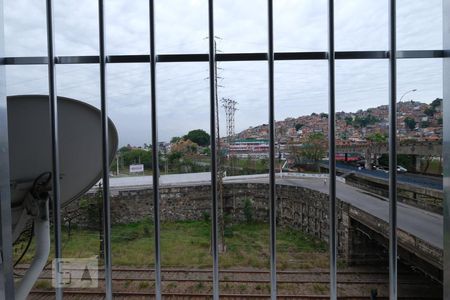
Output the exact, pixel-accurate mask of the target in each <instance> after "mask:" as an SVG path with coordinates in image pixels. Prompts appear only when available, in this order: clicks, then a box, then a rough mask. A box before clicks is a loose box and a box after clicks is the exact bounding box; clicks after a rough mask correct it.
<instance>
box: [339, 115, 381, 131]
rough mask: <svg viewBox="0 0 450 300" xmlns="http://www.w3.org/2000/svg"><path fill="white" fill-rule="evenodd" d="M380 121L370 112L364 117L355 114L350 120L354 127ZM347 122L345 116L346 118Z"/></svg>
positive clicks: (361, 126)
mask: <svg viewBox="0 0 450 300" xmlns="http://www.w3.org/2000/svg"><path fill="white" fill-rule="evenodd" d="M379 121H380V119H378V118H377V117H374V116H372V115H371V114H368V115H367V116H365V117H360V116H356V117H355V119H354V120H353V121H352V122H351V124H352V125H353V126H355V127H360V128H364V127H367V126H369V125H373V124H376V123H378V122H379ZM346 122H347V118H346Z"/></svg>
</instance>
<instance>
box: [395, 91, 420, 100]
mask: <svg viewBox="0 0 450 300" xmlns="http://www.w3.org/2000/svg"><path fill="white" fill-rule="evenodd" d="M413 92H417V89H412V90H409V91H406V92H405V93H403V95H402V96H401V97H400V101H398V102H402V99H403V97H405V96H406V95H407V94H409V93H413Z"/></svg>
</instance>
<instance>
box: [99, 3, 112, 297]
mask: <svg viewBox="0 0 450 300" xmlns="http://www.w3.org/2000/svg"><path fill="white" fill-rule="evenodd" d="M103 4H104V3H103V0H98V33H99V55H100V60H99V61H100V63H99V66H100V102H101V122H102V171H103V243H104V247H103V249H104V257H105V258H104V260H105V296H106V299H107V300H112V262H111V219H110V214H111V208H110V198H109V149H108V148H109V134H108V105H107V101H106V54H105V18H104V5H103Z"/></svg>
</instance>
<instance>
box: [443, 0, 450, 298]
mask: <svg viewBox="0 0 450 300" xmlns="http://www.w3.org/2000/svg"><path fill="white" fill-rule="evenodd" d="M442 4H443V7H442V10H443V14H442V16H443V23H444V24H443V31H442V32H443V34H444V53H445V57H444V59H443V71H444V74H443V79H444V82H443V87H444V99H443V101H442V103H443V106H444V116H445V118H443V119H444V144H443V145H444V147H443V152H444V153H443V156H444V162H446V163H445V164H444V203H443V204H444V266H443V267H444V280H443V281H444V282H443V283H444V284H443V286H444V299H450V163H449V162H450V118H449V116H450V102H449V101H450V1H442Z"/></svg>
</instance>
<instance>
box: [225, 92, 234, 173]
mask: <svg viewBox="0 0 450 300" xmlns="http://www.w3.org/2000/svg"><path fill="white" fill-rule="evenodd" d="M221 102H222V107H223V108H224V110H225V119H226V124H227V126H226V128H227V130H226V131H227V143H228V149H230V146H231V144H232V143H233V142H234V136H235V131H234V113H235V112H236V110H237V108H236V104H237V101H235V100H232V99H229V98H222V99H221ZM228 158H229V161H230V170H231V171H232V172H233V170H234V159H233V157H232V155H231V154H230V153H229V154H228ZM232 175H234V174H232Z"/></svg>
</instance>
